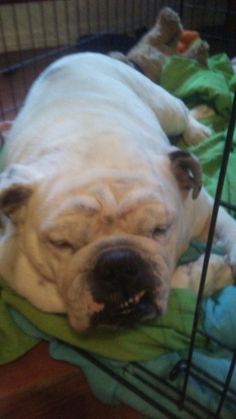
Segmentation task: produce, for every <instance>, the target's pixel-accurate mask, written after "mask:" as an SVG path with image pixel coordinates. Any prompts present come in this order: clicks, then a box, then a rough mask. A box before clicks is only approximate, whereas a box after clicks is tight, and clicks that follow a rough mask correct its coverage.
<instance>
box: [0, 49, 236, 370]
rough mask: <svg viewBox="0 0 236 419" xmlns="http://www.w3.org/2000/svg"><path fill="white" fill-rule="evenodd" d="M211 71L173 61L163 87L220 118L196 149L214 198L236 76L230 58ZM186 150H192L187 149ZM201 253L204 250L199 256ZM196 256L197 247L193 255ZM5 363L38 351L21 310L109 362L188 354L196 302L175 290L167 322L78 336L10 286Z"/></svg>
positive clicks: (230, 190) (2, 344)
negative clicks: (15, 314)
mask: <svg viewBox="0 0 236 419" xmlns="http://www.w3.org/2000/svg"><path fill="white" fill-rule="evenodd" d="M209 63H210V69H209V70H206V69H202V68H201V67H200V66H199V65H198V64H197V63H194V62H191V61H188V60H185V59H181V58H173V59H171V60H170V61H169V62H168V64H167V65H166V68H165V71H164V73H163V77H162V85H163V86H164V87H166V88H167V89H168V90H169V91H171V92H172V93H174V94H175V95H177V96H179V97H181V98H182V99H183V100H184V101H186V103H187V104H188V105H189V106H193V105H195V104H202V103H206V104H209V105H210V106H212V107H213V108H214V110H215V112H216V114H215V115H214V116H213V117H212V118H211V119H210V120H208V121H207V123H208V124H209V125H210V126H212V127H213V129H214V131H215V133H214V134H213V135H212V136H211V138H209V139H207V140H205V141H204V142H203V143H202V144H200V145H196V146H194V147H191V151H193V152H194V153H195V154H196V155H197V156H198V157H199V159H200V160H201V163H202V166H203V171H204V179H205V184H206V187H207V189H208V190H209V192H210V193H212V194H214V191H215V188H216V182H217V176H218V172H219V167H220V163H221V156H222V150H223V145H224V139H225V134H226V131H225V129H226V128H227V125H228V121H229V113H230V107H231V103H232V93H231V91H230V85H235V77H234V76H233V72H232V70H231V68H230V63H229V60H228V58H227V57H226V56H225V55H220V56H215V57H213V58H212V59H211V60H209ZM182 146H183V147H186V146H185V145H184V144H182ZM235 167H236V156H235V153H234V154H232V156H231V158H230V162H229V168H228V172H227V179H226V183H225V188H224V199H227V200H229V201H231V200H233V197H235V196H236V181H235V175H234V170H235V169H234V168H235ZM197 254H198V251H197ZM188 257H190V259H193V258H194V257H196V247H195V248H192V249H191V250H190V253H189V254H188ZM0 297H1V299H0V316H1V323H0V363H7V362H10V361H12V360H14V359H16V358H18V357H19V356H21V355H22V354H23V353H24V352H26V351H28V350H29V349H30V348H32V346H34V345H35V344H36V343H37V342H38V340H39V338H38V337H35V336H30V332H29V333H28V334H26V333H25V332H23V330H22V327H21V325H20V324H19V325H17V324H16V322H15V321H14V320H13V318H12V316H11V310H12V309H15V310H16V311H17V312H18V313H19V314H21V315H23V318H25V319H28V320H30V322H31V323H32V325H34V326H36V327H37V328H38V330H40V331H42V332H43V333H45V336H51V337H55V338H57V339H59V340H60V341H63V342H65V343H68V344H70V345H73V346H74V347H80V348H83V349H86V350H88V351H91V352H94V353H96V354H99V355H102V356H104V357H110V358H113V359H117V360H122V361H127V360H148V359H151V358H153V357H157V356H160V355H162V354H165V353H167V352H171V351H178V352H181V351H184V350H186V349H187V347H188V343H189V336H190V331H191V327H192V320H193V313H194V308H195V303H196V297H195V296H194V295H193V294H192V293H191V291H189V290H172V291H171V294H170V299H169V307H168V312H167V313H166V315H165V316H164V317H163V318H162V319H158V320H155V321H153V322H151V323H148V324H145V325H140V326H139V327H137V328H135V329H133V330H130V331H123V332H117V333H115V334H114V333H108V332H102V331H94V332H93V333H90V334H89V335H84V336H78V335H77V334H76V333H74V332H73V331H72V330H71V328H70V327H69V325H68V322H67V319H66V317H65V316H63V315H53V314H46V313H42V312H41V311H39V310H37V309H36V308H34V307H32V305H31V304H29V303H28V302H27V301H25V300H24V299H23V298H21V297H19V296H17V295H15V293H14V292H13V291H11V290H9V289H8V288H7V287H6V285H5V284H4V281H2V284H1V294H0ZM206 345H207V343H206V342H205V340H204V338H202V337H201V338H200V337H198V340H197V347H198V348H200V349H203V348H205V349H206Z"/></svg>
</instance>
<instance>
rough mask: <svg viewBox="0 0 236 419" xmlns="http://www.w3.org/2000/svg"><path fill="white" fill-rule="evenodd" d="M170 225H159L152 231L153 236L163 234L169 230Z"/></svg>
mask: <svg viewBox="0 0 236 419" xmlns="http://www.w3.org/2000/svg"><path fill="white" fill-rule="evenodd" d="M167 229H168V226H166V225H165V226H157V227H155V228H154V230H153V231H152V235H153V237H158V236H163V235H164V234H165V233H166V232H167Z"/></svg>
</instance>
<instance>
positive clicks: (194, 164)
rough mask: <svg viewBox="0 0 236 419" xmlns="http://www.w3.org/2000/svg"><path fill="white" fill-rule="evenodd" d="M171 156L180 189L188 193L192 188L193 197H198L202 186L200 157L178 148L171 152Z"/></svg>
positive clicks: (173, 170) (172, 166) (172, 167)
mask: <svg viewBox="0 0 236 419" xmlns="http://www.w3.org/2000/svg"><path fill="white" fill-rule="evenodd" d="M169 158H170V162H171V169H172V172H173V173H174V175H175V177H176V179H177V181H178V183H179V186H180V189H181V190H182V191H183V192H184V193H186V194H187V193H188V192H189V191H190V189H192V198H193V199H196V198H197V197H198V195H199V193H200V190H201V187H202V171H201V166H200V163H199V161H198V159H197V158H196V157H195V156H193V155H192V154H190V153H188V152H187V151H183V150H178V149H176V150H175V151H172V152H171V153H169Z"/></svg>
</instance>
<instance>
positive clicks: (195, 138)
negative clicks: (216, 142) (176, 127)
mask: <svg viewBox="0 0 236 419" xmlns="http://www.w3.org/2000/svg"><path fill="white" fill-rule="evenodd" d="M211 134H212V131H211V129H210V128H208V127H206V126H205V125H203V124H201V123H200V122H198V121H197V120H196V119H195V118H193V117H192V116H191V115H189V123H188V125H187V127H186V129H185V131H184V133H183V137H184V141H185V142H186V143H187V144H198V143H200V142H202V141H203V140H204V139H205V138H207V137H210V135H211Z"/></svg>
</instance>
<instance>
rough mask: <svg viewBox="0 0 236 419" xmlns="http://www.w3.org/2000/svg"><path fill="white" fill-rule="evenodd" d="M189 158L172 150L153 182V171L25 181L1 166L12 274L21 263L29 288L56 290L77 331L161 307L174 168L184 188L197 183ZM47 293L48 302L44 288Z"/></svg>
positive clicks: (175, 245) (172, 227) (170, 256)
mask: <svg viewBox="0 0 236 419" xmlns="http://www.w3.org/2000/svg"><path fill="white" fill-rule="evenodd" d="M179 158H181V166H180V168H179V165H178V163H177V159H179ZM183 159H184V160H183ZM189 159H190V157H189V156H186V155H185V154H184V155H183V153H182V152H181V153H180V154H179V153H178V152H175V153H173V154H172V155H171V159H170V164H171V171H170V172H164V177H163V178H160V176H158V181H159V182H157V179H156V175H155V174H154V175H153V174H150V173H149V174H148V175H145V174H144V173H143V172H140V173H139V174H137V173H135V174H132V173H123V174H121V173H120V171H117V172H116V171H114V172H112V171H110V170H109V173H105V174H101V173H99V175H98V174H96V173H95V174H92V175H86V176H85V177H84V178H83V176H81V177H79V178H78V176H74V175H73V174H69V175H68V176H69V178H68V177H67V176H66V174H65V176H64V177H62V176H61V177H60V181H59V182H58V178H57V177H55V176H52V178H49V177H47V178H46V180H43V179H40V181H38V180H36V182H35V184H33V185H32V177H33V174H32V173H31V174H30V173H28V171H26V172H25V169H24V168H23V169H24V170H22V168H21V167H20V168H19V167H16V168H15V167H14V169H11V170H9V172H8V173H6V174H5V175H4V176H5V177H4V178H2V179H1V183H2V197H1V206H2V209H3V211H4V213H5V215H7V217H9V219H10V221H11V222H13V225H14V226H15V227H14V228H15V232H16V234H15V235H14V236H13V243H14V252H15V253H14V258H15V259H14V264H15V265H14V273H15V276H17V271H19V273H21V272H22V270H24V272H25V273H26V276H27V275H28V277H30V276H32V277H34V281H35V282H34V283H36V284H37V288H36V289H37V290H39V288H40V287H41V288H42V289H43V287H44V285H45V284H51V286H53V287H54V288H55V289H56V290H58V292H59V300H62V301H63V305H64V306H65V311H66V312H67V313H68V316H69V320H70V323H71V325H72V326H73V327H74V328H75V329H76V330H77V331H84V330H87V329H89V328H90V327H92V326H109V327H113V328H117V327H122V326H133V325H135V324H136V323H137V322H139V321H143V320H147V319H151V318H153V317H155V316H157V315H161V314H162V313H163V312H164V310H165V308H166V303H167V298H168V292H169V288H170V281H171V276H172V273H173V269H174V267H175V263H176V258H177V254H178V253H181V251H182V250H183V249H182V248H181V249H180V243H181V246H182V245H183V246H185V242H184V240H183V238H186V236H187V234H186V229H185V227H184V225H185V221H186V220H185V219H184V216H183V212H182V210H183V196H182V193H180V191H179V189H178V188H177V187H176V184H175V183H174V182H173V179H174V178H173V173H174V175H175V176H176V174H177V175H178V178H179V179H180V182H182V186H181V187H182V188H183V191H184V192H183V193H184V194H186V192H188V191H189V190H190V189H191V188H193V185H195V183H196V182H195V181H194V180H193V179H194V178H193V176H192V174H191V173H192V172H190V168H189V164H188V161H189ZM183 161H184V164H183ZM165 166H166V162H165ZM182 167H184V169H182ZM186 167H187V170H186ZM183 171H184V172H186V173H187V175H186V176H185V175H184V174H183V173H184V172H183ZM21 172H22V173H23V174H24V176H23V174H22V173H21ZM193 172H194V169H193ZM19 173H20V174H21V176H20V175H19ZM168 173H169V175H168ZM16 175H17V179H18V182H19V184H17V182H16V181H15V180H14V178H15V177H16ZM168 176H171V179H172V181H171V182H170V179H169V177H168ZM19 179H20V180H19ZM188 179H189V180H188ZM194 187H195V189H196V190H198V189H199V185H198V184H197V183H196V185H195V186H194ZM8 224H9V222H7V225H8ZM186 228H187V225H186ZM11 229H12V227H11ZM7 234H9V233H6V236H7ZM6 248H7V246H6ZM10 253H11V254H13V249H12V248H11V250H10ZM27 272H28V273H27ZM31 281H32V279H31ZM28 287H30V283H29V284H28ZM26 288H27V287H26ZM39 291H40V290H39ZM27 293H28V290H26V293H25V294H23V295H25V296H26V297H27V295H28V294H27ZM46 298H48V300H49V305H50V307H51V305H52V301H53V300H52V299H51V295H48V296H47V295H46ZM45 308H46V309H47V306H45ZM55 311H56V310H55Z"/></svg>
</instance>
